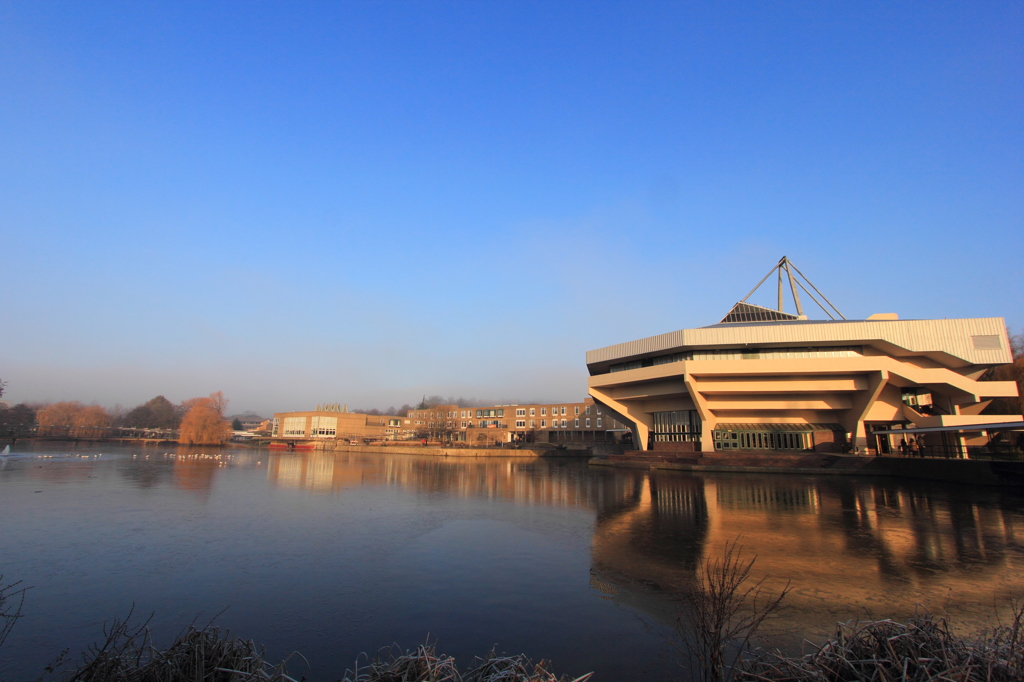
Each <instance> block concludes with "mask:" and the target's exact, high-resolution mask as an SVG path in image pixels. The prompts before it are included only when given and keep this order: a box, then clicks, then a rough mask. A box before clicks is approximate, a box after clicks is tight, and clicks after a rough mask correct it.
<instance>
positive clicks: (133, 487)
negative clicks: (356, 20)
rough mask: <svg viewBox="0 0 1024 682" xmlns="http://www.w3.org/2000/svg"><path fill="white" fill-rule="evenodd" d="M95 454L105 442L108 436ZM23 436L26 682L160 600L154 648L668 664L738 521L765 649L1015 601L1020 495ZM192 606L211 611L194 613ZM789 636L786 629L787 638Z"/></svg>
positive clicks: (331, 667)
mask: <svg viewBox="0 0 1024 682" xmlns="http://www.w3.org/2000/svg"><path fill="white" fill-rule="evenodd" d="M100 452H102V453H103V454H102V456H99V453H100ZM165 452H166V451H165V450H163V449H160V450H156V449H152V448H150V449H115V448H109V447H108V448H99V449H79V450H75V451H74V452H69V451H67V450H55V449H52V448H51V449H37V450H26V449H25V448H21V449H20V451H19V448H17V447H16V448H14V455H13V456H12V457H11V458H9V459H8V460H7V461H5V462H4V463H3V464H2V465H0V466H2V468H0V520H2V523H0V573H3V574H4V576H5V582H9V581H13V580H19V579H20V580H22V581H24V584H25V585H29V586H31V587H32V589H31V590H29V592H28V594H27V597H26V600H25V606H24V613H25V617H24V619H23V620H21V621H20V622H19V623H18V625H17V626H16V628H15V630H14V631H13V633H12V634H11V636H10V638H9V639H8V641H7V644H6V646H5V647H4V648H3V649H0V678H7V679H12V680H22V679H30V678H34V677H36V676H37V675H38V674H39V672H40V671H41V669H42V667H43V666H44V665H46V664H47V663H49V662H50V661H52V660H53V658H54V657H55V656H56V655H57V654H58V653H60V651H61V650H63V649H65V648H67V647H70V648H71V650H72V652H77V651H79V650H81V649H82V648H83V647H84V646H85V645H86V644H88V643H90V642H92V641H94V640H96V639H97V638H98V637H99V636H100V634H101V628H102V624H103V623H104V621H107V620H109V619H110V618H112V617H115V616H121V617H123V616H125V615H127V613H128V612H129V610H130V609H131V608H132V605H133V604H134V607H135V613H136V614H146V615H148V614H150V613H153V614H155V615H154V618H153V621H152V622H153V626H154V629H155V631H156V633H157V635H158V637H160V639H161V641H162V642H166V640H167V638H168V637H170V636H171V635H173V634H174V633H175V632H177V631H178V630H180V629H181V628H182V627H183V626H185V625H187V624H188V623H190V622H192V621H193V620H196V619H197V620H198V621H199V622H202V623H205V622H206V620H208V619H209V618H211V617H213V616H214V615H215V614H217V613H218V612H220V611H222V610H224V609H226V611H224V612H223V613H222V614H221V615H220V616H219V617H218V618H217V621H216V622H217V623H218V624H220V625H221V626H222V627H226V628H230V629H231V630H232V632H233V633H235V634H237V635H239V636H243V637H245V638H247V639H250V638H251V639H254V640H256V641H257V642H260V643H263V644H265V645H266V646H267V649H268V653H269V655H270V656H271V658H273V659H275V660H277V659H280V658H281V657H283V656H285V655H286V654H287V653H288V652H290V651H292V650H298V651H301V652H302V653H303V654H304V655H305V656H306V658H307V659H308V660H309V662H310V664H311V668H310V669H308V670H307V669H306V668H305V666H304V665H303V664H301V662H298V663H297V664H296V665H294V666H292V667H291V669H290V670H291V672H292V673H293V674H294V673H298V674H300V675H306V676H307V677H308V678H309V679H311V680H317V681H319V680H332V679H337V678H338V677H340V676H341V673H342V672H343V671H344V669H345V668H346V667H348V666H350V665H351V664H352V662H353V660H354V658H355V656H356V655H357V654H358V653H359V652H361V651H373V650H375V649H377V648H378V647H381V646H384V645H387V644H390V643H392V642H397V643H399V644H400V645H401V646H403V647H413V646H415V645H416V644H418V643H421V642H422V641H423V640H424V639H425V638H426V637H427V635H428V633H429V635H430V638H431V640H435V639H436V640H438V641H439V648H440V649H441V650H443V651H445V652H447V653H450V654H452V655H454V656H456V658H457V659H459V660H460V661H462V662H463V663H466V662H468V660H469V659H470V658H471V657H472V656H473V655H474V654H482V653H484V652H485V651H487V650H488V649H489V648H490V647H491V646H492V645H494V644H497V646H498V649H499V650H501V651H506V652H510V653H511V652H515V653H518V652H525V653H527V654H529V655H530V656H532V657H533V658H535V659H539V658H546V659H549V660H552V661H553V662H554V666H555V669H556V670H557V671H559V672H566V673H575V674H578V673H582V672H586V671H590V670H595V671H597V673H598V675H597V679H600V680H626V679H648V680H649V679H662V678H667V677H669V676H670V675H675V674H676V673H677V671H678V667H677V665H676V663H675V646H674V644H673V642H672V638H671V632H672V630H671V622H672V619H673V614H674V607H673V605H672V604H673V602H672V599H673V598H674V597H675V596H677V595H678V594H679V593H680V592H681V591H683V590H685V589H686V586H687V584H688V583H689V582H690V581H691V579H692V575H693V570H694V567H695V566H696V565H697V563H698V562H699V560H700V558H701V557H703V556H717V555H719V554H720V553H721V551H722V548H723V546H724V544H725V543H726V542H728V541H731V540H734V539H736V538H737V537H738V536H741V537H742V539H741V543H742V544H743V545H744V546H745V548H746V552H747V554H749V555H754V554H756V555H757V563H756V564H755V573H756V574H758V575H768V576H769V581H770V582H771V583H772V584H775V585H778V584H781V583H783V582H785V581H787V580H788V581H791V584H792V586H793V592H792V594H791V595H790V598H789V599H788V604H789V608H788V610H787V611H786V612H785V613H784V614H783V616H782V619H781V620H780V621H779V622H778V623H777V625H776V635H775V640H774V642H775V643H777V644H779V645H782V646H788V647H797V648H798V647H799V646H800V644H799V642H800V638H801V637H808V638H810V639H812V640H813V639H818V638H820V637H821V636H823V635H827V634H828V633H830V631H831V630H832V628H833V625H834V623H835V622H836V621H837V620H847V619H850V618H854V617H858V616H860V617H863V616H872V617H900V618H902V617H906V616H908V615H910V614H912V613H913V611H914V609H915V607H916V605H919V604H920V605H923V606H925V607H928V608H931V609H933V610H937V611H942V610H946V611H948V612H949V613H950V614H951V616H953V618H954V619H955V620H956V621H957V622H959V623H961V624H963V625H964V626H965V627H977V626H982V625H985V624H991V623H992V613H993V604H994V603H997V602H1003V601H1005V600H1007V599H1008V598H1011V597H1017V598H1021V597H1024V496H1022V495H1021V493H1020V492H1014V491H1008V490H993V489H986V488H976V487H956V486H942V485H937V484H909V483H906V482H897V481H890V480H881V479H860V480H854V479H847V478H838V477H836V478H831V477H822V478H814V477H784V476H757V475H740V474H736V475H688V474H682V473H668V472H666V473H653V474H650V475H649V474H647V473H646V472H634V471H610V470H606V469H603V468H590V467H588V466H587V465H586V463H585V462H581V461H579V460H568V461H567V460H539V461H526V460H519V459H488V460H451V459H437V458H421V457H413V456H401V455H393V456H386V457H371V456H365V455H349V454H338V455H335V454H333V453H326V454H268V453H267V452H266V451H244V450H228V451H223V452H217V453H212V454H210V455H209V456H203V455H201V454H200V452H201V451H196V450H187V449H178V450H174V451H173V452H172V453H170V454H165ZM197 617H198V618H197ZM787 633H788V634H787Z"/></svg>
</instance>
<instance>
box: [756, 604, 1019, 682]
mask: <svg viewBox="0 0 1024 682" xmlns="http://www.w3.org/2000/svg"><path fill="white" fill-rule="evenodd" d="M1022 617H1024V607H1020V606H1018V607H1016V608H1014V609H1013V614H1012V618H1011V620H1010V623H1009V624H1008V625H1004V626H1001V627H997V628H996V629H995V630H993V631H991V632H988V633H985V634H983V635H980V636H977V637H973V638H970V637H967V638H965V637H959V636H957V635H956V634H954V633H953V632H952V631H951V629H950V627H949V624H948V623H947V622H946V620H945V619H943V618H935V617H933V616H932V615H930V614H927V613H925V614H922V615H920V616H918V617H917V618H912V619H910V620H908V621H907V622H905V623H897V622H893V621H891V620H881V621H872V622H867V623H851V624H842V625H840V626H839V627H838V630H837V631H836V635H835V637H834V638H833V639H831V640H829V641H828V642H826V643H825V644H823V645H822V646H820V647H818V648H817V649H816V650H815V651H814V652H812V653H810V654H807V655H806V656H802V657H799V658H787V657H785V656H781V655H779V654H772V653H768V652H763V651H760V652H757V655H755V656H754V657H753V658H752V659H750V660H747V661H745V662H744V663H743V664H742V666H741V667H740V669H739V670H737V674H736V678H737V679H740V680H765V681H772V682H782V681H783V680H787V681H789V680H791V681H792V682H832V681H833V680H835V681H839V680H843V681H846V680H850V681H854V680H856V681H857V682H860V681H862V680H863V681H864V682H867V681H868V680H901V682H931V681H933V680H934V681H936V682H937V681H939V680H957V681H959V682H1011V681H1014V680H1024V630H1022V628H1021V625H1022V622H1021V621H1022Z"/></svg>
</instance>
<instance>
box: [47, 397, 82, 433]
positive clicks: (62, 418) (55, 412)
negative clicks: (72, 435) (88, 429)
mask: <svg viewBox="0 0 1024 682" xmlns="http://www.w3.org/2000/svg"><path fill="white" fill-rule="evenodd" d="M84 409H85V406H84V405H82V403H80V402H78V401H77V400H74V401H69V402H63V403H51V404H50V405H47V406H46V407H44V408H42V409H41V410H39V412H38V413H37V414H36V423H37V424H38V425H39V433H41V434H45V433H56V432H62V431H66V432H70V430H71V429H72V428H73V427H74V425H75V417H77V416H78V413H79V412H81V411H82V410H84Z"/></svg>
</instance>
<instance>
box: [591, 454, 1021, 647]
mask: <svg viewBox="0 0 1024 682" xmlns="http://www.w3.org/2000/svg"><path fill="white" fill-rule="evenodd" d="M623 477H624V478H627V476H626V475H623ZM628 478H630V479H631V484H630V486H628V489H623V494H622V496H621V497H620V498H619V499H618V500H617V501H615V502H612V503H611V504H609V505H607V506H606V507H605V508H604V509H602V510H600V511H599V513H598V521H597V526H596V529H595V532H594V538H593V544H592V555H593V556H592V563H593V573H594V575H593V577H592V583H593V584H595V586H596V587H598V588H599V589H600V590H601V591H602V592H604V593H606V594H615V595H616V598H622V599H624V600H626V601H630V602H632V603H634V604H637V605H639V606H640V607H642V608H645V609H647V610H649V611H651V612H653V613H655V615H659V616H662V617H665V618H671V617H672V616H673V614H674V608H672V607H671V604H670V602H671V601H672V600H673V599H678V598H679V597H681V596H682V595H683V594H685V593H686V591H687V590H688V589H689V588H690V586H691V585H692V581H693V578H694V569H695V568H696V567H697V566H698V565H699V562H700V560H701V559H702V558H705V557H712V558H713V557H718V556H721V555H722V553H723V551H724V548H725V545H726V543H728V542H732V541H735V540H737V538H738V539H739V542H740V544H741V545H742V546H743V549H744V553H745V555H746V556H748V557H753V556H756V558H757V561H756V564H755V567H754V571H753V576H754V577H755V579H756V578H760V577H762V576H767V577H768V581H767V582H768V584H769V585H770V586H772V587H774V588H775V589H778V588H780V587H781V586H782V585H784V584H785V583H786V581H790V583H791V587H792V592H791V593H790V595H789V597H788V598H787V604H788V608H787V609H786V611H785V612H784V613H783V616H782V618H781V619H780V621H779V622H778V631H779V632H784V631H793V632H800V633H801V635H802V636H804V637H811V638H812V639H813V638H815V637H817V638H821V637H825V636H827V635H829V634H831V633H832V631H833V630H834V625H835V623H836V622H837V621H841V620H842V621H845V620H849V619H852V618H858V617H859V618H865V617H872V618H888V617H895V618H905V617H909V616H911V615H913V613H914V611H915V609H917V608H920V607H923V608H927V609H930V610H932V611H934V612H939V613H945V612H948V613H949V615H950V616H952V617H953V619H954V622H956V623H959V624H961V625H962V626H964V627H966V628H973V627H981V626H983V625H986V624H991V622H992V614H993V605H994V604H995V603H1002V604H1005V603H1006V602H1007V601H1008V600H1009V599H1014V598H1016V599H1020V598H1021V597H1024V579H1022V576H1024V545H1022V542H1021V540H1022V538H1021V536H1020V533H1021V529H1022V528H1024V513H1022V504H1021V503H1022V500H1021V498H1020V497H1019V496H1016V495H1011V494H1008V493H1006V492H1005V491H999V490H987V489H980V488H974V487H971V488H966V487H952V486H936V485H917V484H909V483H908V484H904V483H894V482H891V481H869V480H860V481H855V480H851V479H848V478H839V477H835V478H825V477H822V478H810V477H784V476H756V475H736V474H733V475H711V474H708V475H692V474H684V473H675V472H653V473H651V474H649V475H648V474H647V473H646V472H644V473H635V474H632V475H631V476H629V477H628ZM782 643H783V644H787V645H789V646H793V645H794V644H796V643H798V642H793V641H790V642H782Z"/></svg>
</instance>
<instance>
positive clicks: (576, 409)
mask: <svg viewBox="0 0 1024 682" xmlns="http://www.w3.org/2000/svg"><path fill="white" fill-rule="evenodd" d="M572 409H573V410H575V411H576V416H577V417H578V416H580V406H579V405H577V406H576V407H574V408H572Z"/></svg>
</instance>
